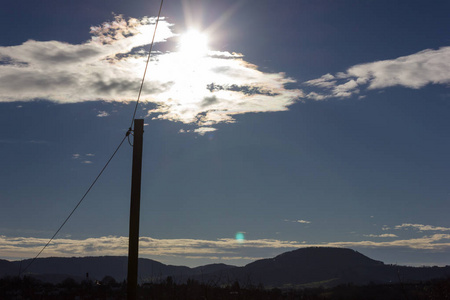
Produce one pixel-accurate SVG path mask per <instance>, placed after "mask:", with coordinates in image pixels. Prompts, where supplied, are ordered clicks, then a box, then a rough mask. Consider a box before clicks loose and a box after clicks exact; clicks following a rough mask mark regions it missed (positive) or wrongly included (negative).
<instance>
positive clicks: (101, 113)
mask: <svg viewBox="0 0 450 300" xmlns="http://www.w3.org/2000/svg"><path fill="white" fill-rule="evenodd" d="M107 116H109V113H107V112H106V111H104V110H100V111H99V112H98V114H97V117H100V118H102V117H107Z"/></svg>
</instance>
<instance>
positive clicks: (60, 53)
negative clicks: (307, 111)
mask: <svg viewBox="0 0 450 300" xmlns="http://www.w3.org/2000/svg"><path fill="white" fill-rule="evenodd" d="M155 21H156V20H155V18H147V17H145V18H142V19H134V18H130V19H128V20H125V19H124V18H122V17H121V16H116V17H115V20H114V21H112V22H105V23H103V24H101V25H99V26H94V27H91V34H92V37H91V39H89V40H88V41H86V42H84V43H81V44H68V43H65V42H60V41H45V42H42V41H34V40H29V41H27V42H25V43H23V44H21V45H17V46H9V47H0V62H1V64H0V69H1V72H0V95H1V96H0V101H3V102H6V101H9V102H10V101H28V100H33V99H48V100H51V101H54V102H59V103H70V102H81V101H89V100H106V101H130V100H136V97H137V92H138V90H139V84H140V81H141V77H142V73H143V70H144V66H145V61H146V52H145V51H144V46H146V45H147V44H149V41H150V38H151V36H152V33H153V30H154V27H155ZM172 25H173V24H170V23H169V22H168V21H167V20H166V19H164V18H163V19H162V20H161V21H160V23H159V25H158V31H157V35H156V40H155V42H156V43H160V44H161V43H164V42H165V41H167V40H168V39H171V38H172V39H173V38H175V37H176V36H177V34H175V33H174V32H173V31H172ZM176 50H177V49H173V51H167V52H164V53H157V52H155V53H154V54H153V58H152V60H151V61H150V65H149V73H148V76H147V79H146V82H145V84H144V89H143V91H142V95H141V100H142V101H149V102H152V103H155V104H156V108H155V109H152V110H150V111H149V112H148V114H149V115H151V116H152V118H153V119H165V120H172V121H179V122H183V123H193V124H196V125H198V126H201V127H205V128H204V129H201V130H197V131H196V132H198V133H200V134H202V133H203V134H204V133H205V132H208V131H212V130H213V129H212V127H211V126H212V125H214V124H217V123H220V122H234V116H235V115H238V114H245V113H249V112H273V111H284V110H287V109H288V106H289V105H291V104H293V103H294V102H295V101H297V100H298V99H299V97H301V96H302V95H303V94H302V92H301V91H300V90H294V89H287V88H285V85H286V84H288V83H292V82H294V80H293V79H292V78H289V77H288V76H286V75H285V74H284V73H264V72H262V71H260V70H258V66H256V65H253V64H250V63H248V62H246V61H245V60H244V59H243V54H240V53H234V52H232V51H212V50H211V51H210V52H209V53H208V54H207V55H204V56H198V57H192V56H190V57H186V55H184V54H183V53H180V52H177V51H176ZM107 115H108V114H107V113H106V112H103V111H100V112H99V113H98V116H99V117H104V116H107Z"/></svg>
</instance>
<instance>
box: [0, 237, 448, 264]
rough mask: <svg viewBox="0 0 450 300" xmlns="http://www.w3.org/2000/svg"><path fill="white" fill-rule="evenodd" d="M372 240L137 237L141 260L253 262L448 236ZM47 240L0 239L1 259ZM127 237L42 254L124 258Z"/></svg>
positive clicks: (64, 243) (443, 247)
mask: <svg viewBox="0 0 450 300" xmlns="http://www.w3.org/2000/svg"><path fill="white" fill-rule="evenodd" d="M370 237H374V238H392V239H391V240H388V241H386V240H383V241H370V240H365V241H341V242H328V243H327V242H324V243H307V242H297V241H284V240H277V239H258V240H245V241H244V242H238V241H236V240H235V239H231V238H222V239H216V240H202V239H155V238H151V237H141V238H140V250H139V253H140V254H141V255H142V256H143V257H149V258H162V259H164V258H168V257H180V258H184V259H186V258H189V259H199V258H202V259H210V260H211V261H215V262H217V261H225V260H243V259H244V260H247V261H250V260H256V259H260V258H262V257H271V256H273V255H274V253H282V252H285V251H290V250H294V249H298V248H301V247H346V248H372V249H375V248H405V249H416V250H427V251H449V250H450V234H433V235H430V236H422V237H418V238H411V239H393V238H396V237H397V236H396V235H394V234H386V235H370ZM46 242H47V239H42V238H33V237H31V238H30V237H7V236H0V253H1V257H3V258H9V257H14V258H19V257H32V256H34V255H36V253H37V252H39V250H40V249H41V248H42V246H43V245H45V244H46ZM127 247H128V238H127V237H120V236H104V237H98V238H88V239H81V240H77V239H70V238H61V239H55V240H54V241H53V242H52V244H51V245H50V246H49V247H48V248H47V249H46V251H45V252H44V256H96V255H126V253H127V249H128V248H127Z"/></svg>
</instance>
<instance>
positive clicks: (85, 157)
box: [72, 153, 95, 164]
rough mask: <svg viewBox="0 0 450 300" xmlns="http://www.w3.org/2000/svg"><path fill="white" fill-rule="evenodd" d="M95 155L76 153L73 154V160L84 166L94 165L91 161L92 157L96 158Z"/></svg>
mask: <svg viewBox="0 0 450 300" xmlns="http://www.w3.org/2000/svg"><path fill="white" fill-rule="evenodd" d="M94 156H95V154H93V153H86V154H84V155H83V154H80V153H74V154H72V159H74V160H78V161H80V162H81V163H82V164H93V163H94V162H93V161H92V160H91V159H92V157H94Z"/></svg>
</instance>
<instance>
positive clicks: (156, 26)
mask: <svg viewBox="0 0 450 300" xmlns="http://www.w3.org/2000/svg"><path fill="white" fill-rule="evenodd" d="M163 3H164V0H161V4H160V6H159V12H158V18H157V19H156V24H155V30H154V31H153V38H152V42H151V44H150V50H149V51H148V56H147V62H146V63H145V69H144V75H143V76H142V81H141V87H140V88H139V94H138V97H137V100H136V106H135V107H134V113H133V118H131V124H130V130H131V127H132V126H133V122H134V119H135V118H136V111H137V108H138V105H139V100H140V99H141V93H142V87H143V86H144V80H145V75H146V74H147V68H148V62H149V61H150V56H151V54H152V49H153V43H154V42H155V36H156V29H157V28H158V23H159V17H160V16H161V10H162V6H163Z"/></svg>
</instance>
